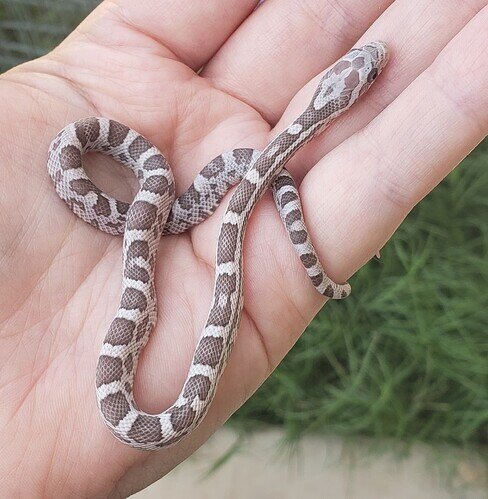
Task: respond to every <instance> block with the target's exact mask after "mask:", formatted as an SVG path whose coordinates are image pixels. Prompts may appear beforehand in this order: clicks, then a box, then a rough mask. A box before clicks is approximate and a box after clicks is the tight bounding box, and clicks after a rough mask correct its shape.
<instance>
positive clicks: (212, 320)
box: [207, 274, 237, 326]
mask: <svg viewBox="0 0 488 499" xmlns="http://www.w3.org/2000/svg"><path fill="white" fill-rule="evenodd" d="M236 285H237V281H236V276H235V274H232V275H228V274H221V275H219V276H218V277H217V281H216V283H215V304H214V306H213V307H212V309H211V310H210V314H209V316H208V321H207V323H208V324H213V325H214V326H225V325H226V324H228V322H229V319H230V315H231V302H230V295H231V294H232V293H234V291H235V290H236ZM221 300H222V302H223V303H224V305H221Z"/></svg>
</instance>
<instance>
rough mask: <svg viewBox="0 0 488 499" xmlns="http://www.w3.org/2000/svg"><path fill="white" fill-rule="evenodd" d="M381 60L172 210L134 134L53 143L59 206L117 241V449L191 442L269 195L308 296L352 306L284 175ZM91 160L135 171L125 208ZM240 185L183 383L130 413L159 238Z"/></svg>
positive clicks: (227, 347)
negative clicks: (165, 402) (155, 409)
mask: <svg viewBox="0 0 488 499" xmlns="http://www.w3.org/2000/svg"><path fill="white" fill-rule="evenodd" d="M387 59H388V56H387V50H386V46H385V45H384V44H383V43H381V42H374V43H370V44H368V45H365V46H364V47H361V48H356V49H353V50H351V51H350V52H348V53H347V54H346V55H345V56H344V57H343V58H342V59H340V60H339V61H338V62H337V63H335V64H334V65H333V66H331V68H330V69H329V70H328V71H327V72H326V73H325V75H324V76H323V77H322V79H321V80H320V83H319V85H318V87H317V89H316V91H315V94H314V96H313V98H312V100H311V102H310V104H309V105H308V106H307V108H306V109H305V111H304V112H303V113H302V114H301V115H300V116H299V117H298V118H297V119H296V120H295V121H294V122H293V123H292V124H291V125H290V126H289V127H288V128H287V129H286V130H284V131H283V132H282V133H280V134H279V135H278V136H277V137H276V138H275V139H274V140H273V141H272V142H271V143H270V144H269V145H268V146H267V147H266V148H265V149H264V151H263V152H258V151H255V150H252V149H235V150H233V151H230V152H228V153H224V154H222V155H220V156H218V157H217V158H215V159H214V160H213V161H211V162H210V163H209V164H208V165H207V166H206V167H205V168H204V169H203V170H202V171H201V172H200V174H199V175H198V176H197V178H196V179H195V181H194V183H193V184H192V185H191V186H190V188H189V189H188V190H187V191H186V192H185V193H184V194H183V195H182V196H180V197H179V198H178V199H176V200H175V196H174V192H175V189H174V181H173V175H172V172H171V169H170V167H169V165H168V162H167V161H166V159H165V158H164V156H163V155H162V154H161V152H160V151H158V149H157V148H156V147H154V146H153V145H152V144H151V143H149V142H148V141H147V140H146V139H145V138H144V137H142V136H141V135H140V134H138V133H137V132H135V131H134V130H131V129H129V128H128V127H126V126H124V125H122V124H120V123H118V122H116V121H113V120H109V119H106V118H86V119H82V120H80V121H77V122H76V123H72V124H70V125H68V126H67V127H66V128H64V129H63V130H62V131H61V132H60V133H59V134H58V135H57V137H56V138H55V139H54V141H53V142H52V144H51V147H50V150H49V159H48V171H49V174H50V175H51V177H52V179H53V181H54V184H55V187H56V191H57V192H58V194H59V196H60V197H61V198H62V199H64V200H65V201H66V202H67V203H68V205H69V207H70V208H71V210H72V211H73V212H74V213H75V214H76V215H78V216H79V217H80V218H82V219H83V220H85V221H86V222H88V223H90V224H92V225H93V226H95V227H97V228H98V229H100V230H103V231H105V232H107V233H109V234H113V235H122V234H123V236H124V240H123V283H122V298H121V301H120V306H119V308H118V310H117V313H116V316H115V318H114V320H113V322H112V324H111V326H110V328H109V330H108V333H107V335H106V337H105V340H104V343H103V346H102V350H101V352H100V356H99V359H98V364H97V372H96V393H97V400H98V405H99V408H100V412H101V415H102V417H103V419H104V420H105V422H106V424H107V425H108V426H109V428H110V429H111V430H112V432H113V433H114V434H115V436H116V437H117V438H118V439H120V440H121V441H122V442H125V443H127V444H129V445H131V446H133V447H136V448H139V449H146V450H151V449H157V448H161V447H165V446H168V445H171V444H174V443H176V442H178V441H179V440H180V439H181V438H183V437H184V436H185V435H188V434H189V433H190V432H191V431H192V430H193V429H194V428H195V427H196V426H197V425H198V424H199V423H200V421H201V420H202V418H203V417H204V416H205V414H206V412H207V410H208V408H209V406H210V404H211V402H212V400H213V397H214V394H215V390H216V387H217V383H218V380H219V378H220V376H221V375H222V372H223V370H224V368H225V365H226V363H227V359H228V357H229V354H230V351H231V348H232V345H233V342H234V338H235V334H236V331H237V329H238V327H239V321H240V316H241V310H242V305H243V290H242V282H243V276H242V272H243V268H242V267H243V261H242V260H243V258H242V245H243V240H244V234H245V230H246V226H247V221H248V219H249V217H250V215H251V213H252V211H253V209H254V207H255V206H256V203H257V202H258V201H259V199H260V198H261V196H262V195H263V193H264V192H265V191H266V189H267V188H268V187H270V186H271V187H272V189H273V194H274V198H275V202H276V206H277V208H278V210H279V212H280V215H281V218H282V219H283V222H284V224H285V227H286V230H287V231H288V234H289V236H290V239H291V242H292V243H293V246H294V247H295V249H296V251H297V253H298V255H299V257H300V259H301V261H302V263H303V265H304V267H305V269H306V271H307V273H308V275H309V276H310V279H311V281H312V283H313V285H314V286H315V287H316V288H317V290H318V291H319V292H320V293H322V294H323V295H325V296H327V297H329V298H335V299H337V298H344V297H346V296H348V294H349V293H350V288H349V285H348V284H343V285H341V284H336V283H334V282H332V280H331V279H329V278H328V277H327V274H326V273H325V271H324V269H323V268H322V266H321V264H320V262H319V260H318V257H317V253H316V251H315V249H314V247H313V245H312V242H311V240H310V237H309V235H308V232H307V230H306V227H305V223H304V220H303V214H302V209H301V205H300V200H299V197H298V190H297V188H296V186H295V184H294V182H293V179H292V178H291V176H290V175H289V173H288V172H287V171H286V170H284V169H283V168H284V165H285V164H286V162H287V161H288V160H289V159H290V158H291V157H292V156H293V155H294V154H295V153H296V151H297V150H298V149H299V148H300V147H302V146H303V145H304V144H305V143H306V142H308V141H309V140H310V139H312V138H313V137H314V136H316V135H317V134H318V133H319V132H321V131H323V130H324V129H325V127H326V126H327V125H328V124H330V123H331V122H332V121H333V120H334V119H335V118H337V117H338V116H340V115H341V114H342V113H343V112H345V111H346V110H347V109H349V107H351V106H352V105H353V104H354V102H355V101H356V100H357V99H358V98H359V96H360V95H362V94H363V93H364V92H365V91H366V90H367V89H368V88H369V87H370V85H371V84H372V82H373V81H374V80H375V79H376V76H377V75H378V74H379V73H380V72H381V70H382V69H383V67H384V66H385V64H386V62H387ZM88 151H95V152H102V153H104V154H107V155H109V156H111V157H113V158H115V159H116V160H118V161H120V162H121V163H122V164H124V165H126V166H127V167H128V168H130V169H131V170H133V172H134V173H135V174H136V176H137V178H138V180H139V183H140V190H139V192H138V193H137V195H136V196H135V198H134V200H133V202H132V203H131V204H127V203H124V202H121V201H118V200H116V199H114V198H112V197H111V196H109V195H107V194H105V193H103V192H102V191H100V190H99V189H98V188H97V187H96V186H95V185H94V184H93V183H92V181H91V180H90V179H89V178H88V176H87V174H86V173H85V170H84V169H83V165H82V155H83V154H84V153H86V152H88ZM236 183H238V186H237V188H236V190H235V192H234V194H233V195H232V197H231V199H230V202H229V205H228V207H227V210H226V212H225V214H224V218H223V221H222V226H221V229H220V235H219V239H218V244H217V256H216V263H215V288H214V293H213V299H212V304H211V306H210V312H209V315H208V319H207V322H206V324H205V326H204V328H203V331H202V334H201V336H200V339H199V342H198V344H197V347H196V350H195V353H194V356H193V359H192V362H191V366H190V369H189V372H188V375H187V378H186V380H185V382H184V385H183V388H182V390H181V393H180V395H179V396H178V398H177V400H176V401H175V402H174V404H173V405H172V406H171V407H170V408H168V409H166V410H165V411H163V412H162V413H161V414H156V415H151V414H146V413H145V412H143V411H141V410H140V409H139V408H138V407H137V404H136V402H135V400H134V396H133V385H134V376H135V372H136V368H137V362H138V358H139V355H140V353H141V350H142V348H143V347H144V345H145V344H146V342H147V340H148V338H149V334H150V332H151V331H152V329H153V328H154V325H155V322H156V295H155V288H154V271H155V262H156V252H157V248H158V243H159V240H160V237H161V235H163V234H178V233H181V232H184V231H185V230H188V229H190V228H191V227H193V226H195V225H197V224H198V223H200V222H201V221H203V220H204V219H206V218H207V217H208V216H209V215H211V214H212V213H213V211H214V210H215V209H216V207H217V206H218V204H219V203H220V201H221V199H222V197H223V196H224V195H225V193H226V192H227V191H228V189H229V188H230V187H231V186H232V185H235V184H236Z"/></svg>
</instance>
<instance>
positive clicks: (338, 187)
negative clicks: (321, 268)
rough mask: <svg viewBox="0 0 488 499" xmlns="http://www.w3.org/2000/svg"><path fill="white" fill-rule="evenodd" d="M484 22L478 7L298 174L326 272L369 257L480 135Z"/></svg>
mask: <svg viewBox="0 0 488 499" xmlns="http://www.w3.org/2000/svg"><path fill="white" fill-rule="evenodd" d="M487 24H488V7H485V8H484V9H483V10H481V11H480V12H479V13H478V14H477V15H476V16H475V17H474V18H473V19H472V20H471V21H470V22H469V23H468V24H467V25H466V27H465V28H464V29H463V30H462V31H461V32H460V33H459V34H458V35H457V36H456V37H455V38H454V39H453V40H452V41H451V42H450V43H449V44H448V45H447V46H446V48H445V49H444V50H443V51H442V52H441V54H440V55H439V56H438V57H437V58H436V60H435V61H434V62H433V64H432V65H431V66H430V67H429V68H428V69H426V70H425V71H424V72H423V73H422V74H421V75H420V76H419V77H418V78H417V79H416V80H415V81H414V82H413V83H412V84H411V85H410V86H409V87H408V88H407V89H405V90H404V92H402V94H401V95H400V96H399V97H398V98H397V99H396V100H395V101H394V102H393V103H392V104H391V105H390V106H389V107H388V108H387V109H385V110H384V111H383V112H382V113H381V114H380V115H379V116H378V118H377V119H375V120H374V121H373V122H372V123H370V125H368V126H367V127H366V128H365V129H364V131H362V132H360V133H358V134H356V135H354V136H352V137H351V138H350V139H348V140H347V141H345V142H344V143H343V144H341V145H340V146H339V147H338V148H336V149H335V150H334V151H332V152H331V153H330V154H329V155H327V156H326V157H325V158H324V159H323V160H322V161H321V162H320V163H319V164H318V165H317V166H316V168H314V169H312V171H311V172H310V173H309V174H308V175H307V176H306V177H305V179H304V182H303V183H302V189H301V191H302V195H303V202H304V209H305V216H308V219H307V223H308V224H309V227H313V228H314V233H313V236H314V237H315V239H314V241H315V242H316V244H317V247H318V248H320V249H321V250H322V251H324V254H325V253H327V254H329V255H334V256H333V257H332V261H333V264H334V265H333V272H332V275H333V277H335V278H337V279H346V278H347V277H349V275H351V273H353V272H354V271H355V270H357V269H358V268H359V267H361V265H363V264H364V263H365V262H366V261H367V260H368V259H369V258H371V256H372V255H373V254H375V252H376V251H377V250H378V249H379V248H381V247H382V246H383V244H384V243H385V242H386V241H387V240H388V239H389V238H390V236H391V235H392V233H393V232H394V231H395V229H396V228H397V227H398V225H399V224H400V223H401V221H402V220H403V219H404V218H405V216H406V215H407V213H408V212H409V211H410V210H411V209H412V208H413V206H415V204H416V203H418V202H419V201H420V200H421V199H422V198H423V197H424V196H425V195H426V194H427V193H428V192H430V191H431V190H432V189H433V188H434V187H435V186H436V185H437V184H438V183H439V182H440V181H441V180H442V179H443V178H444V177H445V176H446V175H447V174H448V173H449V172H450V171H451V170H452V169H453V168H454V167H455V166H456V165H457V164H458V163H459V162H460V161H461V160H462V159H463V158H464V157H465V156H466V155H467V154H468V153H469V152H470V151H471V150H472V149H473V148H474V147H475V146H476V145H477V144H478V143H479V142H480V141H481V140H482V139H483V138H484V137H485V136H486V134H487V133H488V114H486V111H485V110H486V109H487V107H488V94H487V92H486V88H487V85H488V53H487V52H486V50H485V47H486V43H487V32H486V26H487ZM467 47H469V50H466V48H467ZM324 189H326V191H327V196H324V195H323V191H324Z"/></svg>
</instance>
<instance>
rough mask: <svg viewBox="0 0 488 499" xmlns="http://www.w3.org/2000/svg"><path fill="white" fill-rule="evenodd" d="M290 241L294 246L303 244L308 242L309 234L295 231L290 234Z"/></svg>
mask: <svg viewBox="0 0 488 499" xmlns="http://www.w3.org/2000/svg"><path fill="white" fill-rule="evenodd" d="M290 239H291V242H292V243H293V244H303V243H304V242H305V241H306V240H307V233H306V232H305V231H304V230H293V231H291V232H290Z"/></svg>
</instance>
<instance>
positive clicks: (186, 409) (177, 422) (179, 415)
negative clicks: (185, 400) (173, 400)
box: [170, 404, 195, 431]
mask: <svg viewBox="0 0 488 499" xmlns="http://www.w3.org/2000/svg"><path fill="white" fill-rule="evenodd" d="M194 419H195V411H194V410H193V409H192V408H191V406H190V404H185V405H183V406H181V407H175V408H174V409H173V410H172V411H171V417H170V420H171V424H172V425H173V429H174V430H175V431H181V430H184V429H185V428H186V427H187V426H190V425H191V424H192V423H193V420H194Z"/></svg>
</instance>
